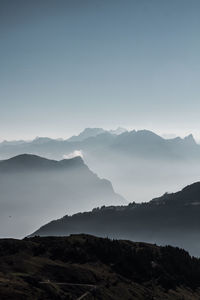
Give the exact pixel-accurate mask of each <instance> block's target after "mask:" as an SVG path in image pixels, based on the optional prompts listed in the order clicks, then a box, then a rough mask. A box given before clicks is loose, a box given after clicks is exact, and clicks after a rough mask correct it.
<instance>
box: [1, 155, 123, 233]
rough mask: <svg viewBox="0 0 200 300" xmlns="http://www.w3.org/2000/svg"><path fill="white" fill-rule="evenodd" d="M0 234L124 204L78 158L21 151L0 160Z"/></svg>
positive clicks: (106, 182)
mask: <svg viewBox="0 0 200 300" xmlns="http://www.w3.org/2000/svg"><path fill="white" fill-rule="evenodd" d="M0 191H1V197H0V206H1V210H0V236H1V237H3V236H19V235H20V236H23V235H25V234H27V233H28V232H30V229H31V228H32V229H34V228H35V227H36V226H38V224H42V223H44V221H45V220H46V221H47V220H50V219H52V218H54V217H55V216H57V217H58V216H62V215H63V213H64V212H65V213H69V214H71V213H74V212H77V211H79V210H81V211H85V210H89V209H91V208H93V207H94V206H96V205H101V204H104V205H105V204H107V203H110V204H117V203H118V204H119V203H125V202H126V201H125V200H124V198H122V197H121V196H119V195H118V194H116V193H115V192H114V190H113V188H112V185H111V183H110V182H109V181H108V180H105V179H100V178H99V177H98V176H97V175H96V174H94V173H93V172H92V171H91V170H90V169H89V168H88V167H87V166H86V164H85V163H84V161H83V160H82V158H81V157H75V158H73V159H63V160H61V161H55V160H49V159H45V158H42V157H39V156H36V155H29V154H23V155H19V156H16V157H13V158H11V159H8V160H3V161H0Z"/></svg>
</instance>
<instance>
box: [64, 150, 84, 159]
mask: <svg viewBox="0 0 200 300" xmlns="http://www.w3.org/2000/svg"><path fill="white" fill-rule="evenodd" d="M77 156H80V157H82V158H83V152H82V151H81V150H75V151H73V152H71V153H69V154H64V155H63V158H64V159H69V158H74V157H77Z"/></svg>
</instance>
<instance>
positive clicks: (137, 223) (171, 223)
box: [32, 182, 200, 256]
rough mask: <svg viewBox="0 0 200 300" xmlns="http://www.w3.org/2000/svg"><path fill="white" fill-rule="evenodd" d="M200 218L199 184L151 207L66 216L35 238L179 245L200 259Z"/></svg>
mask: <svg viewBox="0 0 200 300" xmlns="http://www.w3.org/2000/svg"><path fill="white" fill-rule="evenodd" d="M199 216H200V182H197V183H194V184H192V185H189V186H187V187H185V188H184V189H183V190H181V191H180V192H177V193H172V194H165V195H163V196H162V197H159V198H155V199H153V200H152V201H150V202H147V203H142V204H138V203H134V202H133V203H130V204H129V205H127V206H108V207H102V208H96V209H93V210H92V211H91V212H85V213H78V214H75V215H73V216H64V217H63V218H61V219H58V220H55V221H52V222H50V223H48V224H46V225H44V226H42V227H41V228H40V229H39V230H37V231H36V232H34V233H33V234H32V236H34V235H40V236H47V235H48V236H49V235H50V236H61V235H68V234H70V233H87V234H93V235H97V236H102V237H110V238H120V239H131V240H134V241H145V242H151V243H157V244H162V245H166V244H170V245H175V246H179V247H183V248H185V249H187V250H189V251H190V253H191V254H193V255H198V256H200V239H199V238H200V218H199Z"/></svg>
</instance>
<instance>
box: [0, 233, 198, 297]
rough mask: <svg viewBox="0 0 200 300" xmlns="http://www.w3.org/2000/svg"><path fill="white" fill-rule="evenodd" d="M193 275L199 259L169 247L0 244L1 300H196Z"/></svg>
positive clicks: (83, 238) (86, 241) (48, 240)
mask: <svg viewBox="0 0 200 300" xmlns="http://www.w3.org/2000/svg"><path fill="white" fill-rule="evenodd" d="M199 277H200V261H199V260H198V259H196V258H191V257H190V256H189V255H188V253H187V252H185V251H183V250H180V249H177V248H173V247H158V246H156V245H150V244H145V243H133V242H129V241H116V240H114V241H111V240H109V239H101V238H96V237H92V236H88V235H72V236H70V237H41V238H40V237H34V238H30V239H25V240H22V241H21V240H12V239H2V240H0V299H2V300H3V299H10V300H18V299H20V300H23V299H30V300H32V299H35V300H36V299H37V300H39V299H78V297H80V296H81V295H83V294H85V293H87V292H88V291H89V293H88V294H86V296H85V297H84V299H85V300H87V299H99V300H100V299H101V300H102V299H105V300H106V299H108V300H109V299H113V300H114V299H115V300H118V299H120V300H121V299H123V300H126V299H127V300H129V299H133V300H134V299H138V300H139V299H187V300H189V299H200V290H199V289H198V286H199V283H198V278H199ZM42 282H45V283H42ZM59 283H65V284H59ZM71 284H75V285H71ZM79 284H80V285H79ZM87 284H89V285H91V286H87Z"/></svg>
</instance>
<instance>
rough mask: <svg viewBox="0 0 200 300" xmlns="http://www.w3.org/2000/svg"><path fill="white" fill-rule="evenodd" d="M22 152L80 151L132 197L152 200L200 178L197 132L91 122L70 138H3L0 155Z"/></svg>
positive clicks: (54, 155)
mask: <svg viewBox="0 0 200 300" xmlns="http://www.w3.org/2000/svg"><path fill="white" fill-rule="evenodd" d="M22 153H28V154H35V155H39V156H42V157H46V158H48V159H56V160H62V159H63V158H68V157H74V156H76V155H77V154H80V155H82V156H83V158H84V161H85V162H86V164H87V165H88V166H89V168H90V169H91V170H93V171H94V172H95V173H97V174H98V175H99V176H101V177H103V178H107V179H109V180H110V181H111V182H112V184H113V186H114V189H115V190H116V191H117V192H118V193H120V194H122V195H123V196H124V197H125V198H126V199H128V200H129V201H133V200H134V201H138V202H141V201H147V200H148V199H150V198H153V197H155V196H156V195H157V194H162V193H164V192H166V191H171V192H172V191H175V190H177V189H179V188H181V187H182V186H184V185H186V184H187V183H188V182H195V181H198V180H199V178H200V145H199V144H197V143H196V142H195V140H194V138H193V136H192V135H189V136H187V137H185V138H180V137H177V138H172V139H164V138H162V137H161V136H159V135H157V134H155V133H153V132H151V131H148V130H139V131H135V130H133V131H126V130H125V129H123V128H118V129H117V130H110V131H106V130H104V129H102V128H86V129H85V130H84V131H83V132H81V133H80V134H79V135H77V136H73V137H71V138H69V139H67V140H62V139H50V138H45V137H43V138H42V137H38V138H36V139H34V140H33V141H29V142H28V141H26V142H23V141H19V142H16V141H14V142H3V143H0V159H7V158H10V157H12V156H15V155H20V154H22ZM144 187H145V188H144Z"/></svg>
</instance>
